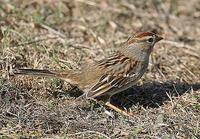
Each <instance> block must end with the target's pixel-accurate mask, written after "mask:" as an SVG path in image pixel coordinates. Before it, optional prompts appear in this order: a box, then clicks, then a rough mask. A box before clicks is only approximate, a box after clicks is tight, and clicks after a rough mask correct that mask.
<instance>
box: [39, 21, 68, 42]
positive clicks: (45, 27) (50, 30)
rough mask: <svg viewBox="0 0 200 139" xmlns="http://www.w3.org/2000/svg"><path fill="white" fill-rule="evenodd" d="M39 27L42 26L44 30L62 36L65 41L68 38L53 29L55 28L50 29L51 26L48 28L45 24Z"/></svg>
mask: <svg viewBox="0 0 200 139" xmlns="http://www.w3.org/2000/svg"><path fill="white" fill-rule="evenodd" d="M39 25H40V26H41V27H42V28H44V29H46V30H48V31H49V32H51V33H53V34H56V35H58V36H60V37H61V38H63V39H64V38H66V36H65V34H63V33H61V32H59V31H57V30H55V29H53V28H51V27H49V26H47V25H44V24H39Z"/></svg>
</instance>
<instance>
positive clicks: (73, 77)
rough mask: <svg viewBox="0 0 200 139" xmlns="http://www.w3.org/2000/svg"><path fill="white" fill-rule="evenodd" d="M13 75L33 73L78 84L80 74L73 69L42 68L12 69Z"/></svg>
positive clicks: (33, 74)
mask: <svg viewBox="0 0 200 139" xmlns="http://www.w3.org/2000/svg"><path fill="white" fill-rule="evenodd" d="M11 75H32V76H42V77H53V78H59V79H62V80H65V81H67V82H69V83H71V84H77V80H78V78H79V76H78V74H77V73H75V72H72V71H71V70H68V71H65V72H54V71H49V70H41V69H12V71H11Z"/></svg>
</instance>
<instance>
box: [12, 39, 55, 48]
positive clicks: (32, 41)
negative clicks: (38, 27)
mask: <svg viewBox="0 0 200 139" xmlns="http://www.w3.org/2000/svg"><path fill="white" fill-rule="evenodd" d="M56 38H58V37H48V38H44V39H38V40H31V41H28V42H24V43H20V44H17V45H15V47H16V46H23V45H29V44H33V43H37V42H41V41H46V40H51V39H56Z"/></svg>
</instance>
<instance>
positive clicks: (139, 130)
mask: <svg viewBox="0 0 200 139" xmlns="http://www.w3.org/2000/svg"><path fill="white" fill-rule="evenodd" d="M199 6H200V3H199V1H198V0H191V1H190V4H188V2H187V1H186V0H182V1H177V2H173V1H157V0H152V1H148V2H147V1H143V0H141V1H131V0H126V1H124V0H119V1H117V0H109V1H107V0H104V1H98V0H95V1H89V0H87V1H83V0H74V1H68V0H62V1H57V0H51V1H50V0H49V1H48V0H43V1H36V0H30V1H25V0H13V1H4V0H2V1H0V54H1V55H0V75H1V76H0V106H1V107H0V137H1V138H5V139H6V138H99V139H104V138H180V139H182V138H194V139H197V138H199V137H200V125H199V124H200V116H199V115H200V80H199V79H200V66H199V65H200V62H199V61H200V40H199V38H200V24H199V22H200V9H199ZM149 30H156V31H157V32H158V33H159V34H162V36H163V37H164V38H165V40H163V41H161V42H160V43H159V44H158V45H157V46H156V47H155V49H154V53H153V54H152V56H151V64H150V65H149V68H148V72H147V73H146V74H145V75H144V77H143V78H142V80H141V81H139V82H138V84H137V85H135V86H134V87H133V88H130V89H128V90H127V91H125V92H123V93H121V94H117V95H115V96H113V98H112V102H113V103H114V104H115V105H117V106H119V107H122V108H126V109H128V110H131V111H133V112H134V113H135V115H134V116H133V117H124V116H122V115H120V114H118V113H115V112H113V111H110V110H109V109H108V108H105V107H103V106H102V105H99V104H96V103H95V102H91V101H86V102H85V103H84V104H82V103H81V104H80V103H75V101H74V100H75V98H76V97H77V96H79V95H80V91H79V90H78V89H77V88H74V87H73V86H71V85H70V84H68V83H66V82H63V81H61V80H57V79H48V78H39V77H38V78H35V77H27V76H26V77H24V76H17V77H16V76H15V77H13V76H9V74H8V72H9V69H10V68H11V67H12V68H23V67H28V68H40V69H54V70H64V69H72V70H77V69H79V68H80V66H81V65H82V64H85V63H87V62H91V61H95V60H99V59H102V58H103V57H105V56H106V55H108V54H110V53H112V48H113V47H117V46H118V45H119V44H120V43H121V42H123V41H125V40H126V39H127V37H128V36H129V35H130V34H132V33H134V32H137V31H149ZM108 113H112V114H113V115H114V116H113V117H110V116H109V114H108Z"/></svg>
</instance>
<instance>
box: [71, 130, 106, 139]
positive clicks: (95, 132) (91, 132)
mask: <svg viewBox="0 0 200 139" xmlns="http://www.w3.org/2000/svg"><path fill="white" fill-rule="evenodd" d="M87 133H88V134H97V135H100V136H103V137H104V138H106V139H110V137H108V136H106V135H105V134H102V133H100V132H97V131H84V132H77V133H74V134H67V136H77V135H81V134H87Z"/></svg>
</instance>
